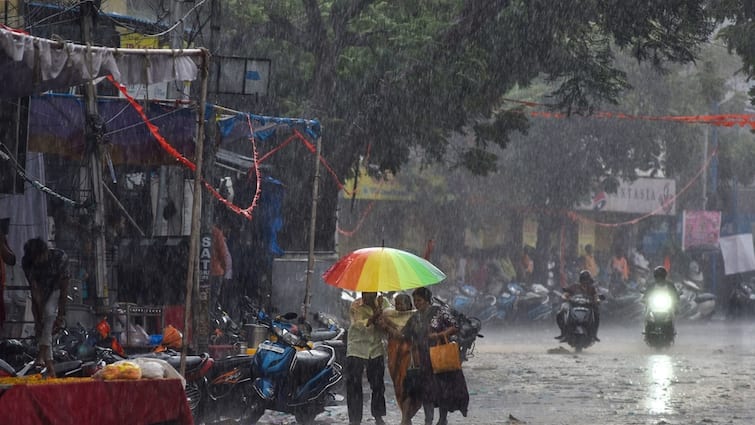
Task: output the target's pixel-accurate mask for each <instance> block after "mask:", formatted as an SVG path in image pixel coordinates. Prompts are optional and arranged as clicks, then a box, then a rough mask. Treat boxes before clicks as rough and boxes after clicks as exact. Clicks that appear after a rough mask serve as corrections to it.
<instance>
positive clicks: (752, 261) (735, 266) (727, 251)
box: [718, 233, 755, 275]
mask: <svg viewBox="0 0 755 425" xmlns="http://www.w3.org/2000/svg"><path fill="white" fill-rule="evenodd" d="M718 243H719V244H720V245H721V254H722V255H723V257H724V274H726V275H730V274H735V273H744V272H749V271H753V270H755V250H753V247H752V233H747V234H742V235H734V236H726V237H722V238H720V239H719V241H718Z"/></svg>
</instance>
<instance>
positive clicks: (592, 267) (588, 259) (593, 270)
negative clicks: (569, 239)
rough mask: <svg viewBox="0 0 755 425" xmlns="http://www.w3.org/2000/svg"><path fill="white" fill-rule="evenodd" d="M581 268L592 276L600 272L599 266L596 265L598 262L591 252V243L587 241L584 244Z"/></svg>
mask: <svg viewBox="0 0 755 425" xmlns="http://www.w3.org/2000/svg"><path fill="white" fill-rule="evenodd" d="M582 268H583V269H584V270H587V271H588V272H590V274H591V275H592V276H593V278H594V277H596V276H598V275H599V273H600V267H599V266H598V262H597V261H596V260H595V256H594V255H593V252H592V245H590V244H589V243H588V244H586V245H585V256H584V265H583V267H582Z"/></svg>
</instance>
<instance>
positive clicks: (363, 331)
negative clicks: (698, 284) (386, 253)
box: [346, 292, 390, 425]
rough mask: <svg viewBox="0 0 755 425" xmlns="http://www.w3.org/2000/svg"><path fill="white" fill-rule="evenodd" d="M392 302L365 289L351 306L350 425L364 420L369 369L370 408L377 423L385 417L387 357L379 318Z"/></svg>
mask: <svg viewBox="0 0 755 425" xmlns="http://www.w3.org/2000/svg"><path fill="white" fill-rule="evenodd" d="M388 307H390V303H389V302H388V301H387V300H385V299H384V298H383V297H382V296H378V294H377V292H362V297H361V298H358V299H356V300H355V301H354V302H353V303H352V304H351V307H350V308H349V317H350V318H351V326H350V327H349V333H348V340H347V343H346V404H347V406H348V411H349V425H358V424H359V423H361V422H362V408H363V399H364V393H363V391H362V374H363V373H364V371H365V370H366V371H367V381H368V382H369V383H370V390H371V391H372V397H371V401H370V410H371V413H372V416H373V417H375V424H377V425H383V424H385V421H383V416H385V413H386V411H385V383H384V375H385V359H384V357H383V353H384V349H383V330H382V329H381V328H380V327H379V326H378V319H379V318H380V315H381V314H382V312H383V309H385V308H388Z"/></svg>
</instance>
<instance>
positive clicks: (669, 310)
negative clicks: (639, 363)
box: [643, 288, 676, 350]
mask: <svg viewBox="0 0 755 425" xmlns="http://www.w3.org/2000/svg"><path fill="white" fill-rule="evenodd" d="M675 308H676V306H675V305H674V299H673V297H672V296H671V294H670V293H669V291H668V290H666V289H663V288H656V289H654V290H652V291H651V292H649V293H648V294H647V309H646V313H645V331H644V332H643V335H645V343H647V345H649V346H651V347H654V348H656V349H658V350H660V349H662V348H666V347H668V346H670V345H671V344H673V343H674V338H675V337H676V329H675V328H674V310H675Z"/></svg>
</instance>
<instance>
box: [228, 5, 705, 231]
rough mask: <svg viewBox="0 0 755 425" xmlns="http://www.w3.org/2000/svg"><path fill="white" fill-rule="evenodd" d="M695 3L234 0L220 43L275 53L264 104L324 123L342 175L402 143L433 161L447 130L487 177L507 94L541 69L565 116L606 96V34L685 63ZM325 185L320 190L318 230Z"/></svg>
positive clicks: (517, 124)
mask: <svg viewBox="0 0 755 425" xmlns="http://www.w3.org/2000/svg"><path fill="white" fill-rule="evenodd" d="M704 3H705V2H703V1H688V0H671V1H669V0H663V1H661V0H657V1H650V2H648V1H625V0H612V1H597V0H581V1H577V2H575V1H565V0H561V1H552V0H535V1H522V0H496V1H465V2H462V1H458V0H456V1H454V0H434V1H417V2H394V1H377V0H329V1H316V0H305V1H293V0H277V1H269V2H243V1H232V2H230V4H229V5H228V7H227V8H226V14H227V15H231V16H230V18H231V22H230V23H229V24H226V25H225V27H224V28H223V32H222V34H223V37H224V41H223V42H222V43H221V46H226V47H225V49H228V50H230V49H231V48H232V49H233V52H232V53H234V54H239V55H249V56H266V57H271V58H273V59H274V63H275V66H276V68H275V69H276V70H277V71H276V74H275V79H274V81H275V83H274V89H273V94H274V96H275V99H274V100H275V102H274V104H271V105H269V106H268V107H269V109H270V111H271V112H272V113H278V114H284V115H293V116H308V117H317V118H319V119H321V120H322V122H323V124H324V129H325V132H324V137H323V142H324V152H325V153H326V155H327V156H328V157H329V158H330V159H331V160H332V163H333V164H334V169H335V171H336V173H338V174H339V175H343V174H344V173H346V172H348V171H349V170H350V169H351V168H352V167H353V164H354V163H355V162H356V160H357V158H358V157H359V156H360V155H363V154H364V152H366V151H367V150H368V149H369V152H370V160H371V162H372V163H374V164H377V166H378V168H379V169H384V170H391V171H397V170H398V169H399V168H400V167H401V165H402V164H403V163H405V162H406V161H407V159H408V158H409V156H410V154H411V153H412V152H413V151H421V152H423V153H424V155H425V157H426V158H427V159H428V160H429V161H438V160H443V159H445V158H447V155H446V153H447V148H448V146H449V144H448V141H449V139H450V135H451V134H453V133H455V132H470V133H471V137H473V139H474V143H471V144H469V145H467V146H464V147H463V149H462V151H461V152H460V154H458V155H454V156H453V158H454V159H455V160H456V161H457V163H456V165H459V166H464V167H466V168H468V169H470V170H471V171H472V172H474V173H477V174H482V175H484V174H486V173H488V172H491V171H492V170H494V169H495V166H496V159H497V155H496V154H495V153H493V152H494V149H491V148H492V147H494V146H495V147H501V148H502V147H505V146H506V144H507V143H508V141H509V140H510V137H511V132H512V131H516V130H521V129H523V128H524V125H525V120H523V119H522V118H521V114H516V113H514V114H512V113H510V112H508V111H506V110H504V109H502V104H501V97H502V96H503V95H504V94H505V93H507V92H508V91H509V90H510V89H512V88H513V87H515V86H516V85H517V84H519V85H525V86H526V85H527V84H529V83H530V82H532V81H533V80H534V79H535V78H537V77H539V76H542V77H544V78H545V79H546V80H547V81H548V82H550V83H551V84H553V87H554V90H553V91H552V96H553V97H552V103H553V104H555V105H557V106H558V107H559V108H560V109H562V110H564V111H566V112H567V113H580V114H586V113H589V112H591V111H592V110H593V108H594V106H595V105H596V104H600V103H603V102H609V103H611V102H615V101H616V99H617V98H618V96H619V95H620V93H621V92H622V91H623V90H624V89H626V88H628V84H627V82H626V79H625V73H624V72H623V71H622V70H620V69H619V68H618V67H617V66H616V63H615V60H614V55H613V53H612V50H611V46H612V43H615V44H616V45H617V46H618V47H619V48H622V49H625V50H627V51H630V52H631V54H632V55H633V56H634V57H635V58H637V59H639V60H643V61H650V62H651V63H653V64H655V65H657V66H661V65H662V64H664V63H666V62H668V61H681V62H684V61H690V60H692V59H693V57H694V49H695V47H696V46H697V45H698V44H699V43H701V42H702V41H704V40H705V39H706V38H707V37H708V36H709V34H710V32H711V30H712V28H713V25H712V22H711V20H710V19H709V17H708V16H706V14H705V9H704V7H703V6H704ZM223 53H226V54H228V53H231V52H223ZM336 190H337V188H336V187H335V186H333V185H325V187H324V193H323V202H322V203H321V205H322V212H323V214H322V215H321V217H323V218H324V220H323V221H322V222H321V226H322V227H321V228H320V229H319V230H320V231H321V233H319V236H320V237H323V236H324V237H325V239H330V238H329V237H327V235H328V234H330V235H332V234H333V231H334V220H335V218H334V214H332V212H333V211H334V208H335V205H334V204H335V199H336V196H335V193H336ZM300 209H301V210H305V208H300ZM328 217H330V219H329V220H328V219H327V218H328ZM320 237H318V239H319V238H320Z"/></svg>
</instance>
